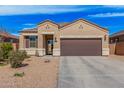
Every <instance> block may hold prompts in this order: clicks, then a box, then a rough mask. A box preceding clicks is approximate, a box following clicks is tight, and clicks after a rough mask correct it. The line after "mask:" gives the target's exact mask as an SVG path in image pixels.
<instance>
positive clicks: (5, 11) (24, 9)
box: [0, 5, 86, 15]
mask: <svg viewBox="0 0 124 93" xmlns="http://www.w3.org/2000/svg"><path fill="white" fill-rule="evenodd" d="M83 10H86V8H85V7H78V6H70V5H68V6H65V5H64V6H59V5H58V6H48V5H42V6H39V5H33V6H31V5H27V6H24V5H21V6H19V5H18V6H17V5H13V6H7V5H3V6H2V5H1V6H0V15H18V14H37V13H41V14H54V13H64V12H77V11H83Z"/></svg>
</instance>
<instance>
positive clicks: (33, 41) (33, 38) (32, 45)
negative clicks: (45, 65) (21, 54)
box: [29, 36, 37, 48]
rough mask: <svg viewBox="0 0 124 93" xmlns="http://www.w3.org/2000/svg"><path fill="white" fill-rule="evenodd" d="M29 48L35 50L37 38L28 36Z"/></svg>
mask: <svg viewBox="0 0 124 93" xmlns="http://www.w3.org/2000/svg"><path fill="white" fill-rule="evenodd" d="M29 39H30V48H36V47H37V36H30V37H29Z"/></svg>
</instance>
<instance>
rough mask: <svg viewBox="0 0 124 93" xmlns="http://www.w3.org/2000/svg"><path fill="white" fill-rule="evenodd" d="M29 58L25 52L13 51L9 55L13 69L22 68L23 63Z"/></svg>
mask: <svg viewBox="0 0 124 93" xmlns="http://www.w3.org/2000/svg"><path fill="white" fill-rule="evenodd" d="M25 58H27V53H26V52H25V51H12V52H10V55H9V62H10V65H11V67H12V68H18V67H21V66H22V62H23V61H24V59H25Z"/></svg>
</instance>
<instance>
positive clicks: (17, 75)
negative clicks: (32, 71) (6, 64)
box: [14, 72, 25, 77]
mask: <svg viewBox="0 0 124 93" xmlns="http://www.w3.org/2000/svg"><path fill="white" fill-rule="evenodd" d="M24 75H25V73H24V72H22V73H15V74H14V76H16V77H23V76H24Z"/></svg>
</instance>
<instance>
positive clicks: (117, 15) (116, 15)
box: [88, 13, 124, 17]
mask: <svg viewBox="0 0 124 93" xmlns="http://www.w3.org/2000/svg"><path fill="white" fill-rule="evenodd" d="M88 16H89V17H120V16H124V13H100V14H94V15H88Z"/></svg>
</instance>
